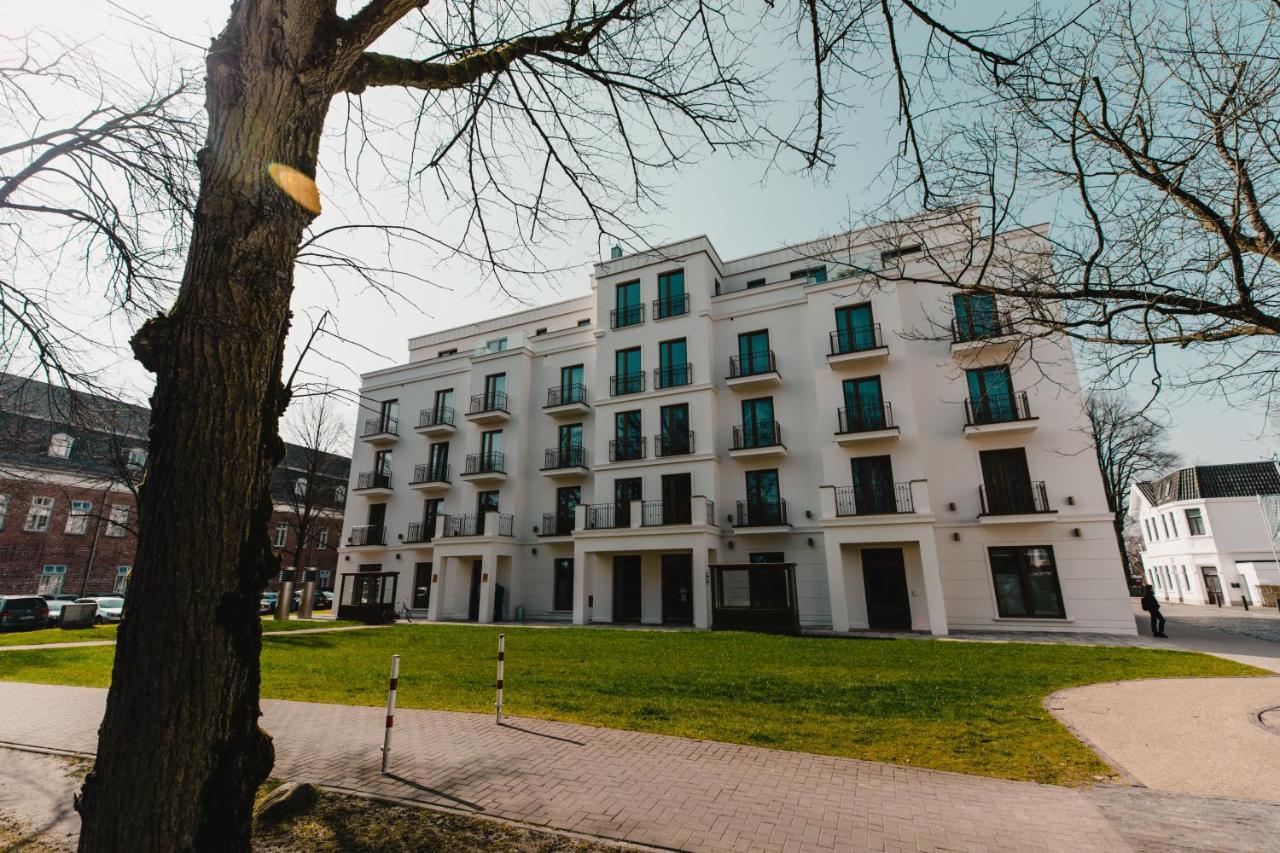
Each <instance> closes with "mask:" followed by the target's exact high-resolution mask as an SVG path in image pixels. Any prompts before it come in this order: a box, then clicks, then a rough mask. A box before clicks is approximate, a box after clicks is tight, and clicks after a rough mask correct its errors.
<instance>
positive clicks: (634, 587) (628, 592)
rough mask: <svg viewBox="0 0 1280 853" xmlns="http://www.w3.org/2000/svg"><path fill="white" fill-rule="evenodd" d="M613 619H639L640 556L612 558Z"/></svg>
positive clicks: (618, 620) (626, 620)
mask: <svg viewBox="0 0 1280 853" xmlns="http://www.w3.org/2000/svg"><path fill="white" fill-rule="evenodd" d="M613 621H614V622H639V621H640V557H639V555H637V554H627V555H620V556H617V557H614V558H613Z"/></svg>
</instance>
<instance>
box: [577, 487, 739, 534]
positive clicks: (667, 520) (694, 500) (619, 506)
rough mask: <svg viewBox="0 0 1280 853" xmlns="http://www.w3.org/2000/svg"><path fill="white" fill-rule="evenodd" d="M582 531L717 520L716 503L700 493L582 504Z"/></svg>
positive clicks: (646, 529) (636, 528) (647, 527)
mask: <svg viewBox="0 0 1280 853" xmlns="http://www.w3.org/2000/svg"><path fill="white" fill-rule="evenodd" d="M579 509H580V511H581V512H582V519H581V521H582V529H583V530H588V531H589V530H634V531H637V532H641V531H650V530H652V529H653V528H655V527H671V526H682V525H711V526H715V523H716V505H715V502H713V501H712V500H710V499H709V498H706V497H703V496H702V495H694V496H692V497H689V498H684V499H677V500H673V501H666V500H649V501H620V502H614V503H602V504H583V505H582V506H581V507H579Z"/></svg>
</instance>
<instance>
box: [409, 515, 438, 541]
mask: <svg viewBox="0 0 1280 853" xmlns="http://www.w3.org/2000/svg"><path fill="white" fill-rule="evenodd" d="M435 533H436V522H435V519H431V520H430V521H411V522H409V528H408V529H407V530H406V531H405V534H404V540H403V541H404V544H406V545H426V544H428V543H430V542H431V537H433V536H435Z"/></svg>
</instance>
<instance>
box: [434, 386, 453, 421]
mask: <svg viewBox="0 0 1280 853" xmlns="http://www.w3.org/2000/svg"><path fill="white" fill-rule="evenodd" d="M431 411H432V413H433V414H434V415H435V419H434V421H433V423H447V424H451V423H453V389H452V388H443V389H441V390H439V391H437V392H436V394H435V398H434V399H433V400H432V402H431Z"/></svg>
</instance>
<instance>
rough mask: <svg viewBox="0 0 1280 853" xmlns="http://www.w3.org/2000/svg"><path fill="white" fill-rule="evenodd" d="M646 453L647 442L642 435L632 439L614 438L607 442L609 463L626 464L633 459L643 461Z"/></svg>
mask: <svg viewBox="0 0 1280 853" xmlns="http://www.w3.org/2000/svg"><path fill="white" fill-rule="evenodd" d="M646 451H647V442H646V441H645V437H644V436H642V435H637V436H634V437H632V438H616V439H614V440H613V441H611V442H609V461H610V462H628V461H630V460H633V459H644V458H645V454H646Z"/></svg>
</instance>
